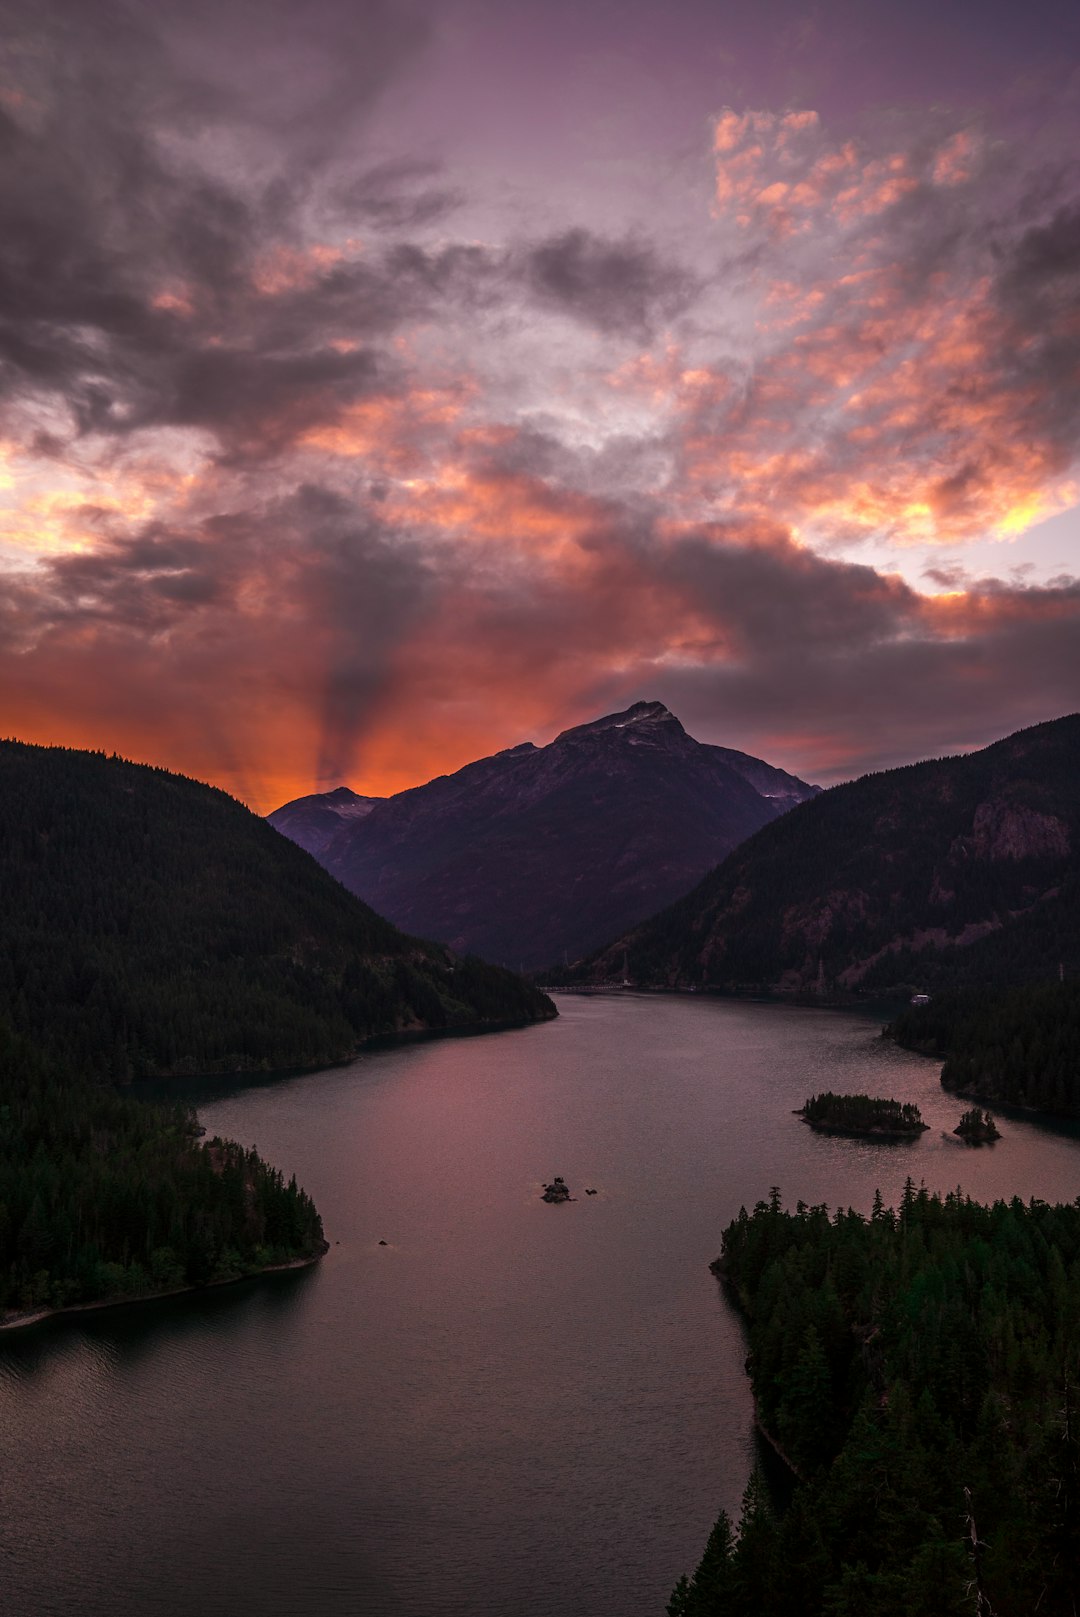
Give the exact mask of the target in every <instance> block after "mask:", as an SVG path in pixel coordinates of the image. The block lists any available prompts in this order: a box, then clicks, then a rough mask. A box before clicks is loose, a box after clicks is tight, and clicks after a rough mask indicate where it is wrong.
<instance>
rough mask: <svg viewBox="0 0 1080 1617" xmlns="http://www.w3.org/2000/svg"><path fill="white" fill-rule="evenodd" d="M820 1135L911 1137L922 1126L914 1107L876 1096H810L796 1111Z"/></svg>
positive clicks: (910, 1138) (828, 1093)
mask: <svg viewBox="0 0 1080 1617" xmlns="http://www.w3.org/2000/svg"><path fill="white" fill-rule="evenodd" d="M796 1116H797V1117H801V1118H803V1119H804V1121H805V1122H807V1123H809V1125H810V1127H811V1128H813V1129H819V1130H820V1131H821V1132H822V1133H823V1134H854V1135H867V1136H869V1137H871V1138H873V1139H890V1140H912V1139H916V1138H917V1137H918V1135H920V1134H921V1133H922V1132H923V1130H924V1129H925V1128H927V1127H928V1125H927V1124H926V1123H924V1122H923V1120H922V1117H921V1115H920V1112H919V1108H918V1107H917V1106H912V1105H911V1104H910V1103H909V1102H907V1101H899V1100H885V1099H883V1098H882V1097H880V1096H877V1095H834V1094H833V1093H832V1091H831V1090H826V1092H825V1093H824V1094H821V1095H811V1096H810V1098H809V1100H808V1101H807V1102H806V1104H805V1105H804V1106H803V1107H801V1108H800V1110H799V1111H798V1112H797V1113H796Z"/></svg>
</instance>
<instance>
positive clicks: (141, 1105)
mask: <svg viewBox="0 0 1080 1617" xmlns="http://www.w3.org/2000/svg"><path fill="white" fill-rule="evenodd" d="M322 1246H323V1232H322V1223H321V1220H320V1218H319V1215H318V1213H317V1212H316V1210H315V1207H314V1204H313V1203H312V1201H311V1199H310V1197H308V1196H307V1195H305V1193H304V1192H303V1191H302V1190H300V1189H298V1187H297V1185H296V1181H295V1180H291V1181H290V1182H289V1183H288V1184H286V1183H285V1181H284V1180H283V1178H282V1176H281V1174H280V1173H278V1172H276V1170H274V1169H273V1168H270V1167H268V1166H267V1164H266V1163H265V1162H263V1161H262V1160H261V1159H260V1158H259V1157H258V1156H257V1155H256V1154H255V1152H254V1151H245V1150H244V1149H243V1147H241V1146H239V1145H235V1144H232V1143H228V1142H223V1141H220V1140H213V1141H210V1142H207V1143H206V1144H204V1143H203V1142H202V1141H201V1140H199V1139H197V1138H196V1134H195V1125H194V1120H193V1117H192V1114H191V1113H190V1112H189V1111H188V1110H187V1108H185V1107H181V1106H168V1105H150V1104H147V1103H145V1102H142V1101H138V1100H134V1099H132V1098H130V1097H129V1096H127V1095H122V1094H120V1093H118V1092H117V1091H116V1090H115V1089H113V1088H112V1087H110V1086H108V1085H100V1084H95V1083H90V1082H87V1081H83V1082H79V1081H74V1080H71V1079H69V1078H64V1079H61V1078H60V1077H58V1075H57V1074H56V1072H55V1071H54V1070H53V1069H52V1068H51V1067H50V1064H49V1062H48V1061H47V1060H46V1059H44V1058H43V1057H41V1056H40V1055H38V1054H37V1053H35V1052H34V1051H33V1050H32V1049H31V1048H30V1046H29V1045H28V1044H27V1043H26V1041H25V1040H23V1039H20V1038H18V1037H17V1036H15V1035H13V1034H12V1033H11V1032H10V1030H8V1029H6V1028H4V1027H3V1026H2V1025H0V1315H2V1314H4V1313H10V1312H22V1311H29V1310H34V1309H38V1308H62V1307H65V1306H69V1305H71V1304H73V1303H79V1302H84V1301H96V1300H98V1299H105V1298H114V1297H115V1298H120V1297H135V1296H140V1295H145V1294H147V1293H149V1292H153V1291H167V1290H172V1289H174V1288H176V1287H180V1286H185V1285H205V1284H207V1283H208V1282H210V1281H214V1280H225V1279H232V1278H234V1277H236V1276H239V1275H242V1274H245V1273H250V1272H253V1271H255V1270H257V1269H260V1268H264V1267H266V1266H267V1265H270V1264H275V1263H284V1262H288V1261H290V1260H292V1259H294V1258H303V1257H310V1256H313V1255H315V1254H316V1253H318V1252H319V1251H321V1250H322Z"/></svg>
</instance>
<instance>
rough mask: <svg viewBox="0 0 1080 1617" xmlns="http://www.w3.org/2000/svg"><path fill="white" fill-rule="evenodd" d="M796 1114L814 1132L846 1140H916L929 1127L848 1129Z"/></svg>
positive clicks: (923, 1124)
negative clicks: (839, 1136)
mask: <svg viewBox="0 0 1080 1617" xmlns="http://www.w3.org/2000/svg"><path fill="white" fill-rule="evenodd" d="M796 1116H797V1117H800V1118H802V1121H803V1122H804V1123H805V1124H806V1125H807V1127H808V1128H812V1129H813V1130H814V1133H815V1134H838V1135H841V1136H842V1137H843V1138H844V1139H847V1140H888V1141H890V1142H895V1141H898V1140H917V1139H918V1138H919V1135H920V1134H924V1133H925V1132H926V1130H927V1129H928V1128H929V1127H930V1125H929V1123H920V1124H919V1125H918V1127H917V1128H913V1129H873V1128H871V1129H849V1128H844V1127H843V1125H842V1124H839V1123H817V1122H815V1121H814V1120H813V1119H812V1118H809V1117H803V1116H802V1113H801V1112H797V1113H796Z"/></svg>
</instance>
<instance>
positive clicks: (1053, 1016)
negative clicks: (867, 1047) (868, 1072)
mask: <svg viewBox="0 0 1080 1617" xmlns="http://www.w3.org/2000/svg"><path fill="white" fill-rule="evenodd" d="M885 1031H886V1032H887V1033H888V1034H890V1035H891V1036H892V1037H893V1038H895V1039H896V1040H897V1042H898V1043H900V1044H904V1045H906V1046H908V1048H910V1049H914V1050H922V1051H924V1052H925V1053H926V1054H928V1055H936V1056H941V1057H943V1060H944V1065H943V1066H942V1069H941V1082H942V1084H943V1085H944V1086H945V1088H946V1089H949V1090H953V1091H955V1092H958V1093H960V1094H964V1095H971V1096H973V1097H976V1098H978V1099H979V1100H983V1101H990V1102H993V1103H996V1104H998V1105H1002V1104H1004V1105H1010V1106H1028V1107H1033V1108H1035V1109H1036V1110H1037V1111H1040V1112H1049V1113H1052V1114H1054V1115H1056V1116H1059V1117H1078V1116H1080V979H1074V980H1072V981H1065V982H1043V983H1033V984H1022V985H1020V986H1016V987H1012V988H1007V989H998V988H993V987H989V986H986V985H983V986H981V987H979V988H968V989H959V990H954V991H952V992H946V993H943V994H940V995H938V994H935V995H934V998H933V999H932V1001H931V1002H930V1004H929V1005H910V1006H907V1007H905V1009H904V1010H903V1011H902V1012H901V1013H900V1014H899V1015H898V1016H897V1017H896V1018H895V1019H894V1020H893V1021H892V1022H890V1023H889V1025H888V1027H887V1028H886V1030H885Z"/></svg>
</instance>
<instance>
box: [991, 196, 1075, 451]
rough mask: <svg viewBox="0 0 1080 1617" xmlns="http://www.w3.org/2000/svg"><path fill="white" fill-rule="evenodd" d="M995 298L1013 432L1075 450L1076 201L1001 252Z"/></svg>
mask: <svg viewBox="0 0 1080 1617" xmlns="http://www.w3.org/2000/svg"><path fill="white" fill-rule="evenodd" d="M995 290H996V295H997V301H998V306H999V308H1000V310H1001V312H1002V316H1003V319H1004V323H1005V330H1004V332H1003V338H1004V345H1005V351H1006V354H1007V356H1008V359H1007V363H1008V364H1009V365H1010V367H1011V368H1012V370H1013V372H1014V374H1015V377H1016V381H1017V395H1018V402H1019V404H1020V409H1019V410H1018V415H1017V429H1018V431H1022V432H1026V433H1034V434H1038V435H1039V436H1040V437H1041V438H1044V439H1046V440H1048V441H1049V442H1051V443H1052V444H1054V445H1055V446H1056V447H1057V450H1058V454H1059V459H1060V464H1061V465H1062V467H1063V468H1064V467H1065V466H1067V465H1068V464H1069V463H1070V462H1071V461H1072V460H1073V458H1074V457H1075V456H1076V454H1077V452H1078V451H1080V201H1077V200H1072V201H1070V202H1069V203H1068V204H1066V205H1064V206H1062V207H1060V208H1058V209H1057V211H1056V212H1055V213H1054V215H1053V217H1052V218H1051V219H1050V220H1048V221H1047V222H1046V223H1045V224H1040V225H1035V226H1032V227H1030V228H1029V229H1027V230H1025V231H1024V232H1023V234H1022V235H1021V236H1020V237H1019V239H1018V240H1017V241H1015V242H1014V243H1013V244H1012V245H1011V246H1010V247H1009V248H1008V250H1007V251H1006V252H1005V253H1004V254H1003V257H1002V263H1001V268H1000V271H999V275H998V279H997V285H996V288H995Z"/></svg>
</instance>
